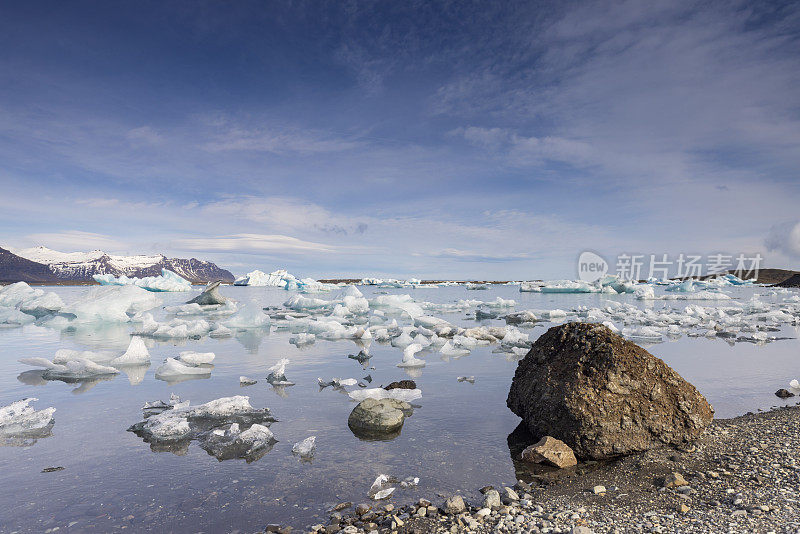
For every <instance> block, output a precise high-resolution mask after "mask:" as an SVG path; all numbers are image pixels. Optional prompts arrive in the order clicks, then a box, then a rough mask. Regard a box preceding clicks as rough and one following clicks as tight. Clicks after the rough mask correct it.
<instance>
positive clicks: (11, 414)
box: [0, 397, 56, 447]
mask: <svg viewBox="0 0 800 534" xmlns="http://www.w3.org/2000/svg"><path fill="white" fill-rule="evenodd" d="M37 400H38V399H36V398H32V397H31V398H27V399H22V400H18V401H16V402H12V403H11V404H9V405H8V406H0V445H14V446H22V447H27V446H30V445H33V444H34V443H36V440H37V439H40V438H45V437H47V436H49V435H50V430H51V429H52V428H53V425H54V424H55V419H54V418H53V414H54V413H55V411H56V409H55V408H45V409H43V410H38V411H37V410H35V409H33V407H31V406H30V403H31V402H35V401H37Z"/></svg>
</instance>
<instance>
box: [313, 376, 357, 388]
mask: <svg viewBox="0 0 800 534" xmlns="http://www.w3.org/2000/svg"><path fill="white" fill-rule="evenodd" d="M317 382H318V383H319V387H321V388H326V387H328V386H333V387H334V389H342V388H344V387H346V386H355V385H356V384H358V380H356V379H355V378H332V379H330V380H323V379H321V378H317Z"/></svg>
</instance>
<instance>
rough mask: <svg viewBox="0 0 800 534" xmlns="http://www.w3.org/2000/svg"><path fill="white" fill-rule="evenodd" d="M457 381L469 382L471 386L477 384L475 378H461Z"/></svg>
mask: <svg viewBox="0 0 800 534" xmlns="http://www.w3.org/2000/svg"><path fill="white" fill-rule="evenodd" d="M456 380H458V381H459V382H469V383H470V384H474V383H475V377H474V376H459V377H458V378H457V379H456Z"/></svg>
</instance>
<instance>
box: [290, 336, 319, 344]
mask: <svg viewBox="0 0 800 534" xmlns="http://www.w3.org/2000/svg"><path fill="white" fill-rule="evenodd" d="M316 339H317V338H316V336H315V335H314V334H302V333H301V334H296V335H294V336H292V337H291V338H289V343H291V344H292V345H297V346H298V347H301V346H303V345H311V344H313V343H314V342H315V341H316Z"/></svg>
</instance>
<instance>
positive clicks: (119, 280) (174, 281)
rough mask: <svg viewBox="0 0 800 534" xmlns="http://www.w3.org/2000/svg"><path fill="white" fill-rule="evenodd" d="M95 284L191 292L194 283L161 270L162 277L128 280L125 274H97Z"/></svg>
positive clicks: (166, 270) (168, 271)
mask: <svg viewBox="0 0 800 534" xmlns="http://www.w3.org/2000/svg"><path fill="white" fill-rule="evenodd" d="M92 278H94V280H95V282H97V283H98V284H100V285H102V286H138V287H141V288H142V289H146V290H148V291H168V292H173V291H191V290H192V283H191V282H189V281H188V280H186V279H184V278H182V277H180V276H178V275H177V274H175V273H174V272H172V271H170V270H168V269H161V276H145V277H144V278H136V277H133V278H128V277H127V276H125V275H124V274H123V275H122V276H120V277H115V276H114V275H113V274H96V275H94V276H93V277H92Z"/></svg>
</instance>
